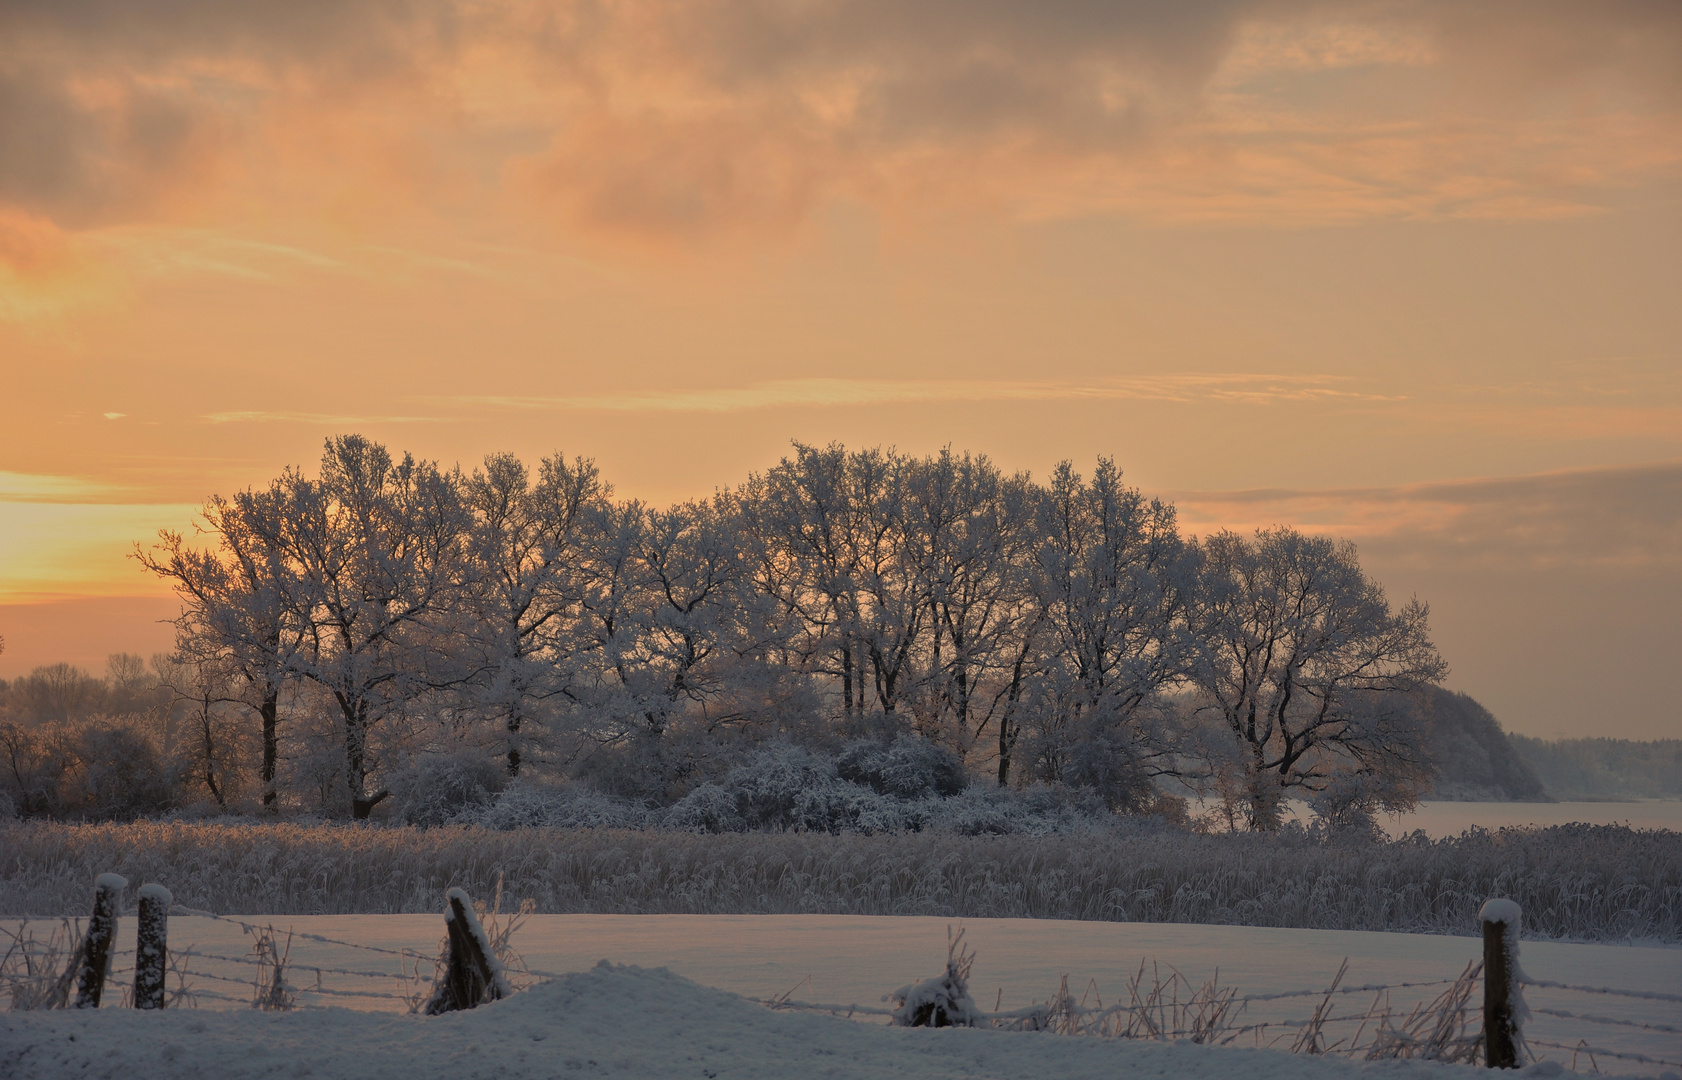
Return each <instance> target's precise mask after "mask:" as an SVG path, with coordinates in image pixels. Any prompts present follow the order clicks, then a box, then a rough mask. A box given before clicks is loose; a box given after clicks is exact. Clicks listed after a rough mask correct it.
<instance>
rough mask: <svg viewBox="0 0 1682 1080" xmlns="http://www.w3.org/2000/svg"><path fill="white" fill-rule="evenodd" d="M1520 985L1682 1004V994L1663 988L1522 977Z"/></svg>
mask: <svg viewBox="0 0 1682 1080" xmlns="http://www.w3.org/2000/svg"><path fill="white" fill-rule="evenodd" d="M1519 985H1520V986H1539V987H1545V988H1547V989H1549V990H1575V991H1577V992H1578V993H1580V994H1610V995H1612V996H1613V997H1623V998H1634V999H1636V1000H1637V1001H1674V1002H1677V1003H1679V1004H1682V994H1667V993H1665V992H1664V991H1662V990H1618V989H1615V988H1613V987H1610V986H1574V985H1572V984H1571V983H1562V982H1551V981H1549V980H1547V979H1521V980H1519Z"/></svg>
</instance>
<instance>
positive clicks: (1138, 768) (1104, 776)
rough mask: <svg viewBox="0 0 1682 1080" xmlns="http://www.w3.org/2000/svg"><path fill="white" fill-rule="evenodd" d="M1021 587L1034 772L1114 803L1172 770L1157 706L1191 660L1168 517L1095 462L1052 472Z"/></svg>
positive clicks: (1181, 578) (1184, 569) (1169, 510)
mask: <svg viewBox="0 0 1682 1080" xmlns="http://www.w3.org/2000/svg"><path fill="white" fill-rule="evenodd" d="M1040 515H1041V516H1040V522H1039V530H1038V532H1039V541H1038V545H1037V548H1036V550H1035V553H1034V556H1035V557H1034V562H1033V567H1032V576H1031V588H1032V591H1033V595H1034V600H1035V603H1036V604H1037V607H1038V610H1039V612H1040V619H1041V627H1040V633H1041V638H1042V641H1041V644H1040V648H1041V650H1042V651H1041V659H1040V663H1039V678H1038V681H1037V683H1036V686H1035V687H1034V693H1035V695H1036V708H1035V709H1034V710H1033V711H1032V712H1031V714H1030V716H1031V722H1032V724H1033V725H1034V727H1035V729H1036V730H1035V731H1034V736H1035V738H1034V744H1035V745H1034V750H1035V755H1034V756H1035V759H1036V760H1035V762H1034V764H1035V766H1036V771H1037V772H1038V773H1039V774H1040V775H1041V777H1042V778H1044V779H1049V780H1073V779H1077V778H1078V779H1080V780H1082V781H1086V782H1098V784H1097V786H1100V787H1103V788H1105V789H1106V790H1109V791H1111V792H1112V793H1113V798H1114V799H1115V800H1117V801H1122V802H1128V801H1131V799H1130V798H1129V797H1128V796H1126V795H1125V794H1124V793H1125V792H1126V791H1127V790H1132V791H1133V792H1134V797H1137V798H1143V797H1145V796H1146V795H1147V793H1148V792H1149V790H1150V784H1151V777H1153V776H1157V775H1162V774H1165V773H1173V772H1177V771H1179V768H1180V766H1181V762H1180V760H1179V757H1178V755H1177V754H1176V753H1175V751H1176V750H1177V749H1178V743H1179V740H1178V738H1177V735H1178V731H1177V726H1176V724H1175V723H1174V722H1173V720H1174V718H1173V714H1172V713H1171V712H1168V711H1165V710H1163V709H1161V708H1158V707H1157V706H1158V705H1159V704H1160V702H1159V697H1160V695H1161V694H1162V692H1163V691H1164V689H1166V688H1167V687H1169V686H1171V685H1172V684H1174V683H1176V682H1177V681H1178V680H1180V679H1181V678H1182V676H1183V675H1184V674H1185V672H1186V670H1187V664H1188V661H1189V659H1190V655H1191V653H1190V644H1191V643H1190V640H1189V636H1188V633H1187V626H1186V621H1185V614H1186V603H1187V598H1188V596H1189V594H1190V592H1191V585H1192V580H1193V577H1194V568H1193V566H1194V559H1193V557H1192V556H1193V552H1192V550H1191V549H1189V548H1188V547H1187V545H1186V544H1185V543H1184V542H1183V541H1182V540H1181V538H1180V535H1179V532H1178V530H1177V528H1176V525H1175V519H1174V508H1173V507H1172V506H1170V505H1167V504H1165V503H1163V502H1161V501H1159V500H1156V499H1146V498H1145V497H1144V496H1143V495H1142V494H1141V493H1140V492H1139V490H1138V489H1137V488H1132V487H1129V486H1127V485H1126V484H1124V483H1123V482H1122V480H1121V470H1119V469H1118V468H1116V466H1115V463H1114V462H1113V461H1111V460H1110V459H1108V458H1100V459H1099V460H1098V465H1097V468H1096V469H1095V470H1094V473H1093V476H1092V479H1091V480H1090V481H1086V480H1084V479H1083V478H1082V477H1081V476H1080V474H1078V473H1077V472H1075V470H1074V467H1073V466H1072V464H1070V463H1069V462H1063V463H1061V464H1059V465H1058V466H1057V468H1056V470H1055V471H1054V472H1053V474H1052V477H1051V482H1050V484H1049V486H1048V488H1047V490H1046V492H1045V496H1044V498H1043V499H1042V500H1041V501H1040Z"/></svg>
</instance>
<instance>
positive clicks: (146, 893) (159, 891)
mask: <svg viewBox="0 0 1682 1080" xmlns="http://www.w3.org/2000/svg"><path fill="white" fill-rule="evenodd" d="M109 876H111V877H116V875H115V874H111V875H109ZM134 895H135V898H136V899H138V900H154V901H156V902H158V903H160V904H162V905H164V906H165V907H168V906H169V905H170V904H173V903H174V902H175V897H174V896H173V895H171V894H170V891H169V890H168V889H166V888H164V887H163V886H162V885H159V884H158V883H157V882H155V881H149V882H147V883H146V884H144V885H142V886H140V888H138V889H136V890H135V892H134Z"/></svg>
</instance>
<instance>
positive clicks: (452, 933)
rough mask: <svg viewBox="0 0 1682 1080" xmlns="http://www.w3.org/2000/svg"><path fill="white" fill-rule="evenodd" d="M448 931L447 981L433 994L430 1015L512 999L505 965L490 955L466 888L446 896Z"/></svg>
mask: <svg viewBox="0 0 1682 1080" xmlns="http://www.w3.org/2000/svg"><path fill="white" fill-rule="evenodd" d="M444 930H445V931H446V933H447V934H448V935H449V942H450V949H449V957H448V958H447V959H446V961H445V965H444V981H443V983H442V984H440V985H439V986H438V988H437V989H436V990H434V991H433V994H432V997H431V999H430V1000H429V1001H427V1003H426V1008H425V1009H424V1010H423V1011H424V1012H425V1014H426V1015H427V1016H437V1015H438V1014H440V1013H447V1012H455V1011H456V1010H457V1009H471V1008H473V1007H474V1006H475V1005H478V1004H479V1003H480V1002H482V1001H485V1000H487V999H488V1000H490V1001H496V1000H498V999H500V998H504V997H507V996H508V983H507V980H506V979H505V978H504V976H503V974H502V966H501V964H500V963H498V962H497V960H496V958H495V957H494V956H492V955H490V951H489V948H490V947H489V942H488V941H487V940H486V938H485V931H484V929H483V928H482V927H481V926H480V925H479V917H478V916H477V915H475V914H474V913H473V901H472V898H471V897H469V896H468V895H467V891H466V890H465V889H451V890H450V891H449V892H448V893H446V894H445V908H444Z"/></svg>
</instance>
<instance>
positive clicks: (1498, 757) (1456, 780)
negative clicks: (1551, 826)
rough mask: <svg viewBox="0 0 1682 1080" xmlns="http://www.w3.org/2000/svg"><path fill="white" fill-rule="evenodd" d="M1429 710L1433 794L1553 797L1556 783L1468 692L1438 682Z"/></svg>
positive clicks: (1442, 796) (1519, 798)
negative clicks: (1523, 753) (1547, 782)
mask: <svg viewBox="0 0 1682 1080" xmlns="http://www.w3.org/2000/svg"><path fill="white" fill-rule="evenodd" d="M1423 708H1424V713H1425V721H1426V731H1427V733H1428V735H1427V738H1428V742H1427V746H1428V749H1429V753H1430V755H1431V760H1432V761H1433V762H1434V763H1435V765H1436V767H1437V781H1436V784H1435V785H1434V786H1433V789H1432V792H1431V794H1430V795H1429V796H1427V797H1428V798H1432V799H1450V800H1461V801H1479V802H1482V801H1491V802H1550V801H1552V800H1551V799H1550V798H1549V794H1550V792H1551V791H1552V786H1551V785H1545V784H1544V783H1543V778H1542V776H1540V775H1539V774H1538V773H1537V770H1536V769H1535V768H1534V767H1533V766H1532V765H1531V763H1530V762H1529V761H1527V760H1525V758H1523V757H1521V756H1520V755H1519V753H1518V752H1517V750H1515V749H1514V747H1513V740H1514V739H1515V738H1516V736H1509V735H1508V734H1507V733H1506V732H1504V731H1502V730H1501V725H1500V723H1499V722H1498V721H1497V720H1496V719H1495V717H1494V716H1493V715H1491V714H1490V711H1489V710H1488V709H1486V708H1484V707H1483V706H1482V705H1479V704H1478V703H1477V702H1476V701H1473V700H1472V699H1471V698H1470V697H1468V696H1466V695H1465V694H1460V693H1456V692H1454V691H1452V690H1443V689H1441V688H1439V687H1433V688H1431V690H1429V691H1428V693H1427V696H1426V699H1425V703H1424V707H1423Z"/></svg>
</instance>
